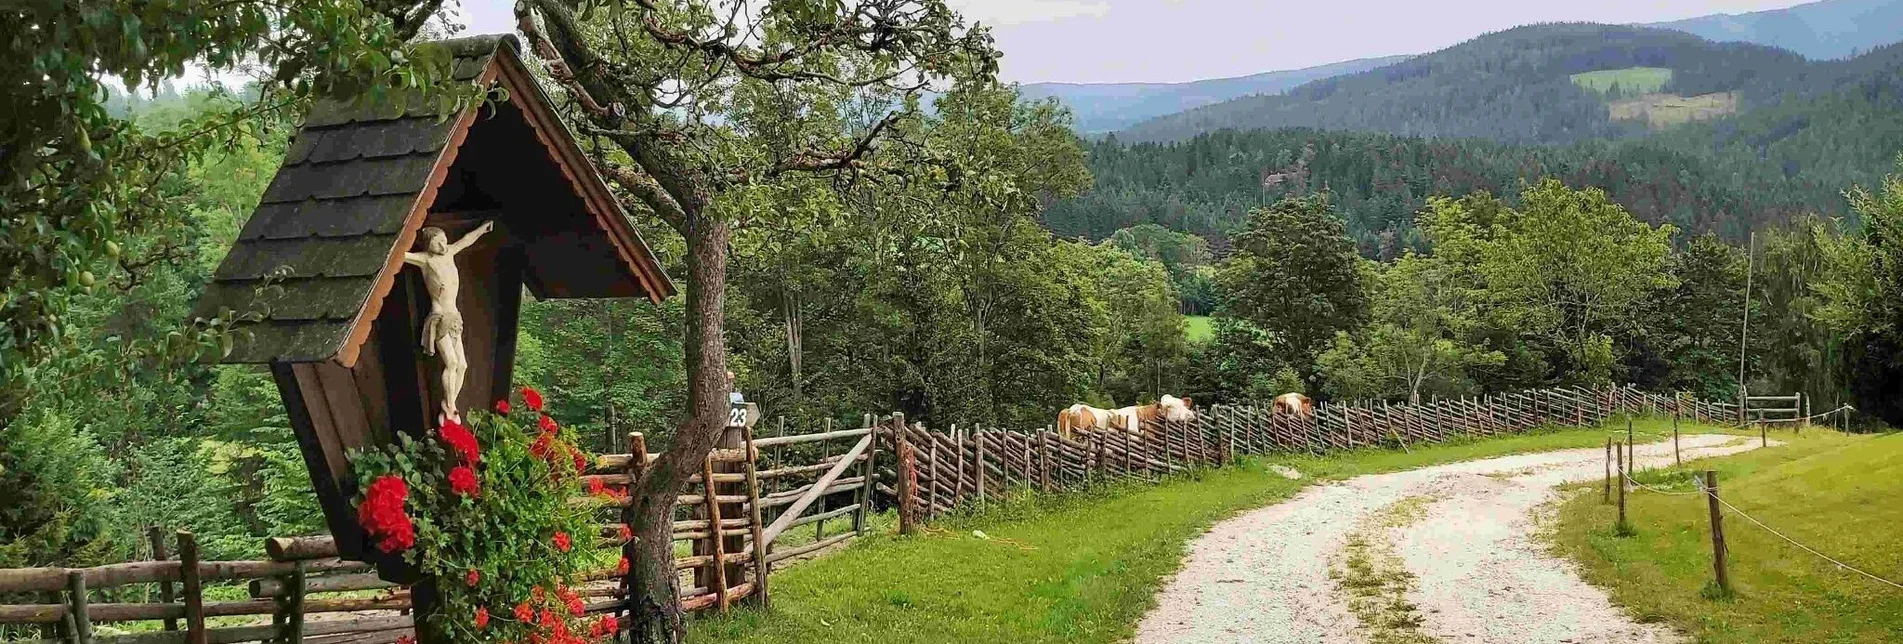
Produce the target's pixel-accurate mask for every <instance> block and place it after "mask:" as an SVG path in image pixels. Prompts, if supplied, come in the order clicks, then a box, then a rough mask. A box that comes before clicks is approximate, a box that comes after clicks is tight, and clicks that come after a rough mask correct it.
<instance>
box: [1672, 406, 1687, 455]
mask: <svg viewBox="0 0 1903 644" xmlns="http://www.w3.org/2000/svg"><path fill="white" fill-rule="evenodd" d="M1672 462H1673V463H1675V464H1677V466H1678V467H1684V466H1685V457H1684V455H1682V454H1680V453H1679V452H1678V412H1677V411H1673V412H1672Z"/></svg>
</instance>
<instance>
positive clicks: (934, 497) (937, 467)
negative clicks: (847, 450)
mask: <svg viewBox="0 0 1903 644" xmlns="http://www.w3.org/2000/svg"><path fill="white" fill-rule="evenodd" d="M896 416H897V417H898V420H897V421H896V422H898V423H900V426H899V428H900V431H905V432H907V434H906V435H907V436H910V435H911V434H910V430H907V429H905V426H904V424H903V423H904V422H905V414H896ZM919 428H920V429H921V430H923V432H924V435H925V440H926V441H929V442H930V443H931V445H930V446H928V447H926V449H925V453H926V457H927V458H929V459H931V461H932V471H931V472H929V474H930V476H928V477H926V478H927V480H929V481H930V482H931V483H930V484H929V485H927V486H926V487H925V515H924V516H925V517H933V516H938V486H939V484H940V483H942V482H944V474H943V472H944V471H945V469H944V462H943V461H941V460H939V457H938V437H937V436H933V435H932V430H930V429H925V426H924V425H920V426H919ZM957 484H958V482H957V481H953V482H952V485H957ZM953 489H954V490H956V489H957V488H953ZM957 496H958V495H957V493H956V492H953V493H952V498H957ZM946 505H947V506H949V505H950V503H947V504H946Z"/></svg>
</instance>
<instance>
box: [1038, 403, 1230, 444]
mask: <svg viewBox="0 0 1903 644" xmlns="http://www.w3.org/2000/svg"><path fill="white" fill-rule="evenodd" d="M1193 404H1195V403H1194V402H1193V401H1192V400H1191V399H1189V398H1177V397H1175V396H1171V395H1169V394H1164V395H1163V398H1162V399H1160V400H1158V401H1156V402H1154V403H1151V404H1148V405H1131V406H1129V407H1123V408H1120V409H1099V408H1096V407H1092V406H1090V405H1086V404H1083V403H1077V404H1075V405H1071V406H1069V407H1066V408H1064V410H1063V411H1060V412H1057V435H1059V436H1063V437H1065V438H1069V437H1072V436H1075V435H1076V433H1077V431H1078V430H1095V431H1101V430H1106V429H1116V430H1121V431H1125V432H1129V433H1131V434H1140V433H1142V432H1143V426H1144V425H1145V424H1147V423H1150V422H1152V421H1156V420H1167V421H1171V422H1186V421H1189V420H1191V419H1194V418H1195V417H1196V412H1194V411H1191V410H1190V406H1191V405H1193Z"/></svg>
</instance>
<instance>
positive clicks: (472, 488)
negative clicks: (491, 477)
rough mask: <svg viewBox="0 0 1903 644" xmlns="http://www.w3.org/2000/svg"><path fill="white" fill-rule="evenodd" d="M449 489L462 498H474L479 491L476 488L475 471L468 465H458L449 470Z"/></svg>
mask: <svg viewBox="0 0 1903 644" xmlns="http://www.w3.org/2000/svg"><path fill="white" fill-rule="evenodd" d="M449 489H450V491H452V492H455V493H457V494H461V495H463V496H475V495H476V494H477V493H478V492H480V491H481V490H478V489H477V488H476V471H475V470H472V469H469V466H468V465H458V466H456V467H452V468H450V469H449Z"/></svg>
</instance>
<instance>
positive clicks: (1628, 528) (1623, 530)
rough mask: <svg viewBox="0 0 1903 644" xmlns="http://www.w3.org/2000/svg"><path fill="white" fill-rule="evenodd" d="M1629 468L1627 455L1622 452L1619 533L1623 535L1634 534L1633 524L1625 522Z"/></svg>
mask: <svg viewBox="0 0 1903 644" xmlns="http://www.w3.org/2000/svg"><path fill="white" fill-rule="evenodd" d="M1628 467H1629V465H1628V464H1627V462H1626V453H1624V452H1622V453H1620V456H1619V525H1618V533H1619V534H1621V535H1627V534H1631V532H1632V524H1629V523H1626V520H1625V488H1626V477H1627V476H1628V474H1627V472H1629V471H1630V470H1628V469H1627V468H1628Z"/></svg>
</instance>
